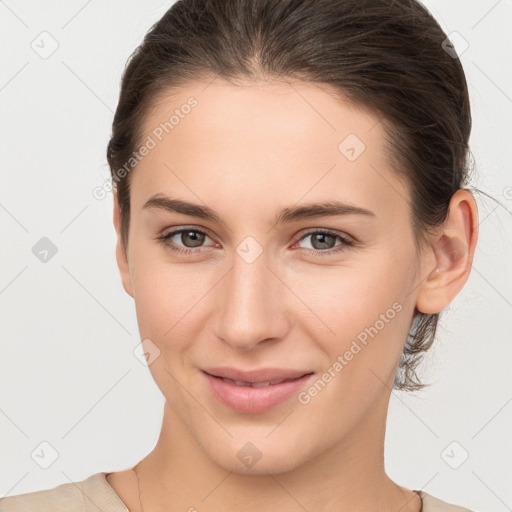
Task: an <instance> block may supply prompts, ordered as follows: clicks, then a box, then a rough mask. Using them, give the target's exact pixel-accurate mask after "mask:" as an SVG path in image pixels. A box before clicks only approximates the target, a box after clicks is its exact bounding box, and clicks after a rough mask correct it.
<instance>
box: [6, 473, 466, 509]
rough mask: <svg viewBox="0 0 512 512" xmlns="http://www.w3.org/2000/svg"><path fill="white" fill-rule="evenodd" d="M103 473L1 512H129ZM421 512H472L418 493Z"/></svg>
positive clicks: (20, 499) (18, 500)
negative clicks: (421, 503) (421, 505)
mask: <svg viewBox="0 0 512 512" xmlns="http://www.w3.org/2000/svg"><path fill="white" fill-rule="evenodd" d="M107 474H108V473H105V472H101V473H96V474H94V475H91V476H90V477H89V478H86V479H85V480H82V481H81V482H74V483H66V484H61V485H58V486H57V487H54V488H53V489H47V490H43V491H34V492H29V493H26V494H18V495H17V496H6V497H5V498H0V512H58V511H65V512H98V511H101V512H130V511H129V509H128V508H127V507H126V505H125V504H124V502H123V501H122V500H121V498H120V497H119V496H118V495H117V494H116V492H115V491H114V489H113V488H112V486H111V485H110V484H109V483H108V481H107V479H106V475H107ZM419 492H420V496H421V499H422V501H423V508H422V512H472V511H471V510H469V509H467V508H463V507H458V506H457V505H453V504H451V503H447V502H445V501H442V500H440V499H439V498H435V497H434V496H431V495H430V494H428V493H426V492H425V491H419Z"/></svg>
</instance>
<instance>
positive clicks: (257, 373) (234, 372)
mask: <svg viewBox="0 0 512 512" xmlns="http://www.w3.org/2000/svg"><path fill="white" fill-rule="evenodd" d="M203 371H204V372H206V373H208V374H209V375H213V376H214V377H220V378H224V379H230V380H234V381H237V382H269V381H280V380H285V379H297V378H299V377H303V376H304V375H308V374H310V373H313V372H308V371H304V370H293V369H289V368H259V369H255V370H241V369H238V368H228V367H216V368H203Z"/></svg>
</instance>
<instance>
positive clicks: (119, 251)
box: [113, 190, 133, 297]
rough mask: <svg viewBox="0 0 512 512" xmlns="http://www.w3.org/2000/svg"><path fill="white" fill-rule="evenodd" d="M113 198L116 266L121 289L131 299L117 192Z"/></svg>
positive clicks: (130, 283) (131, 293) (129, 277)
mask: <svg viewBox="0 0 512 512" xmlns="http://www.w3.org/2000/svg"><path fill="white" fill-rule="evenodd" d="M113 196H114V214H113V221H114V228H115V230H116V236H117V240H116V261H117V266H118V268H119V273H120V275H121V282H122V283H123V288H124V289H125V291H126V293H127V294H128V295H130V296H131V297H133V289H132V282H131V276H130V268H129V264H128V256H127V254H126V252H125V250H124V247H123V244H122V239H121V208H120V206H119V202H118V199H117V192H116V191H115V190H114V191H113Z"/></svg>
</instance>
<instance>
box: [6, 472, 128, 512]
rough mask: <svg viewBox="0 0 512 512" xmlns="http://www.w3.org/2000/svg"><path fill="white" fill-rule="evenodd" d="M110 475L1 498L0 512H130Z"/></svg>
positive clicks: (98, 475)
mask: <svg viewBox="0 0 512 512" xmlns="http://www.w3.org/2000/svg"><path fill="white" fill-rule="evenodd" d="M106 474H107V473H104V472H101V473H95V474H94V475H91V476H89V477H88V478H86V479H85V480H82V481H80V482H69V483H65V484H61V485H58V486H56V487H54V488H52V489H45V490H42V491H34V492H29V493H26V494H18V495H17V496H6V497H4V498H0V512H56V511H59V510H65V511H66V512H92V511H95V512H97V511H98V510H102V511H103V512H129V510H128V509H127V508H126V506H125V504H124V503H123V502H122V501H121V498H120V497H119V496H118V495H117V494H116V493H115V491H114V489H113V488H112V487H111V486H110V485H109V483H108V482H107V479H106V478H105V477H106Z"/></svg>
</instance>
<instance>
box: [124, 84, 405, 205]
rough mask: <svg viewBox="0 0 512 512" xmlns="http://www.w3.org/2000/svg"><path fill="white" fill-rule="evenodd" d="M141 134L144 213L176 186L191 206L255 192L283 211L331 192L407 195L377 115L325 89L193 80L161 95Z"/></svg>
mask: <svg viewBox="0 0 512 512" xmlns="http://www.w3.org/2000/svg"><path fill="white" fill-rule="evenodd" d="M143 128H144V129H143V132H144V136H143V138H144V140H147V138H148V137H149V138H151V139H152V140H153V142H154V147H153V148H152V149H151V150H150V151H149V153H148V154H147V156H145V157H144V158H143V159H142V161H141V162H140V164H138V165H137V167H136V169H135V171H134V175H133V176H132V190H133V195H134V197H133V199H134V201H135V202H137V201H139V203H140V204H139V205H140V206H141V204H142V203H141V202H142V201H143V200H145V199H147V197H149V196H150V195H151V194H155V193H160V192H162V193H168V194H169V195H173V196H176V193H175V191H176V190H177V189H178V190H179V191H180V195H182V196H183V195H186V196H187V197H188V198H189V199H190V198H193V197H194V195H196V196H197V197H199V198H201V197H203V196H205V197H209V198H217V199H218V200H219V201H222V200H225V199H228V198H230V197H231V198H232V199H234V197H236V196H240V195H242V196H245V197H246V198H247V200H248V201H249V200H250V198H251V197H256V196H258V195H261V196H262V197H259V198H258V199H259V201H260V202H261V200H262V199H266V200H268V201H269V204H270V203H273V204H275V202H276V201H277V202H279V201H280V198H281V197H282V198H283V201H284V198H286V203H287V205H288V203H289V202H290V201H293V202H297V201H299V200H300V198H301V197H304V196H305V195H307V199H308V200H315V199H316V198H320V199H321V198H323V197H324V196H325V195H326V193H330V195H331V197H332V195H333V194H332V192H333V191H339V198H340V199H345V200H347V201H348V202H353V203H356V202H360V203H362V202H364V201H366V202H367V203H368V200H369V194H370V196H371V200H370V202H372V203H373V204H377V205H378V204H379V203H381V202H385V201H388V200H389V199H390V198H391V199H394V200H396V199H397V197H394V198H393V197H392V196H402V198H403V197H405V195H406V191H405V190H404V188H403V187H402V184H401V183H400V182H399V181H398V180H397V179H396V177H395V176H393V175H392V174H394V173H392V172H391V168H390V165H389V163H388V162H387V160H386V157H385V151H384V146H385V137H384V132H383V125H382V124H381V123H380V122H379V117H378V116H377V115H375V114H373V113H371V112H370V111H369V110H367V109H362V108H361V107H359V106H357V105H355V104H354V103H352V102H351V101H349V100H348V99H347V98H345V97H343V96H342V95H341V94H338V96H335V93H334V91H333V90H332V89H330V88H328V87H326V86H325V85H324V84H312V83H309V82H298V81H292V82H286V81H275V80H274V81H269V82H258V83H250V84H249V83H245V84H244V83H241V84H240V85H233V84H229V83H227V82H224V81H221V80H218V79H217V80H214V81H210V82H208V81H204V82H197V83H191V84H189V85H187V86H183V87H180V88H179V89H175V90H173V91H170V92H169V93H168V94H163V95H160V96H159V98H158V99H157V100H156V101H155V102H154V104H153V108H152V109H151V111H150V112H149V113H148V115H147V116H146V119H145V122H144V126H143ZM386 183H387V185H386ZM173 192H174V193H173ZM191 192H192V195H191ZM263 196H264V197H263ZM365 198H366V199H365ZM196 199H197V198H196ZM255 200H256V199H255ZM249 202H250V201H249Z"/></svg>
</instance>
